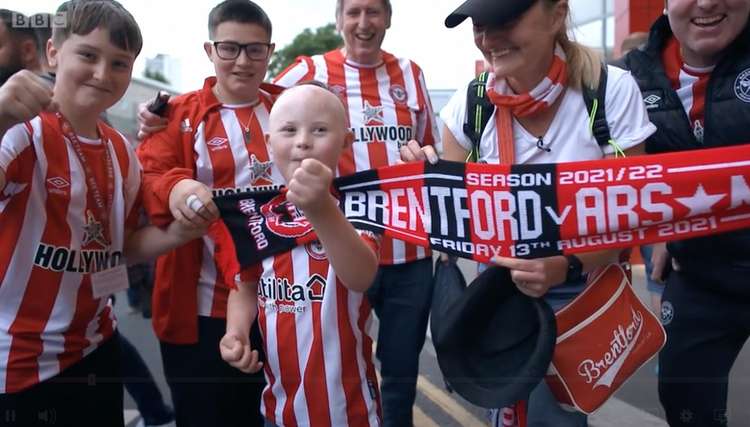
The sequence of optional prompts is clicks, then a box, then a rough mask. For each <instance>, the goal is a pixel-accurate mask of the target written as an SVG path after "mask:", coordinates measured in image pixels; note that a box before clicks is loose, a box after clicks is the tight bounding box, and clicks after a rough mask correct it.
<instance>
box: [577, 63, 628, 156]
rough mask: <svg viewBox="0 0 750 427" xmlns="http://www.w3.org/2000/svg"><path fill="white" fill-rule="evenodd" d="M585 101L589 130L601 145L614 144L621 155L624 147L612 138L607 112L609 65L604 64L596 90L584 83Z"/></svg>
mask: <svg viewBox="0 0 750 427" xmlns="http://www.w3.org/2000/svg"><path fill="white" fill-rule="evenodd" d="M582 92H583V101H584V103H585V104H586V109H587V110H588V112H589V130H590V131H591V134H592V135H593V136H594V138H595V139H596V142H597V143H598V144H599V146H600V147H606V146H607V145H612V146H613V147H614V148H615V154H617V155H621V154H622V149H620V147H619V146H618V145H617V143H616V142H615V141H614V140H613V139H612V134H611V133H610V132H609V123H607V112H606V109H605V107H604V106H605V100H606V96H607V65H606V64H602V70H601V73H600V75H599V86H598V87H597V88H596V90H594V89H592V88H590V87H588V86H586V85H583V90H582Z"/></svg>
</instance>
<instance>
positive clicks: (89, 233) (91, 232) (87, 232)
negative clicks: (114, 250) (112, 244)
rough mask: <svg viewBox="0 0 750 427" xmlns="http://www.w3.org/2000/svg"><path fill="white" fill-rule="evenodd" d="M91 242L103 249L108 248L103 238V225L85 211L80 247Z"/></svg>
mask: <svg viewBox="0 0 750 427" xmlns="http://www.w3.org/2000/svg"><path fill="white" fill-rule="evenodd" d="M91 242H96V243H98V244H99V245H100V246H101V247H103V248H106V247H107V246H109V242H107V239H106V238H105V237H104V225H102V223H101V222H99V221H97V220H96V217H94V214H93V213H92V212H91V211H90V210H86V223H85V224H83V239H82V241H81V246H87V245H88V244H89V243H91Z"/></svg>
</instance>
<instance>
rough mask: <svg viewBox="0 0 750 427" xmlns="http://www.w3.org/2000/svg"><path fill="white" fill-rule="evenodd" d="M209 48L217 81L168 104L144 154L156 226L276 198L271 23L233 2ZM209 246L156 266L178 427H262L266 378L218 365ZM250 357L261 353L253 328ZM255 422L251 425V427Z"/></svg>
mask: <svg viewBox="0 0 750 427" xmlns="http://www.w3.org/2000/svg"><path fill="white" fill-rule="evenodd" d="M208 31H209V38H210V41H208V42H206V43H205V44H204V46H203V47H204V49H205V51H206V55H208V59H209V60H210V61H211V62H212V63H213V65H214V70H215V72H216V76H215V77H209V78H207V79H206V81H205V84H204V86H203V88H202V89H200V90H197V91H194V92H190V93H187V94H184V95H182V96H179V97H176V98H174V99H172V100H171V101H170V102H169V104H168V106H167V110H166V113H165V119H166V128H165V129H163V130H161V131H159V132H156V133H153V134H152V135H150V136H148V137H147V138H146V139H145V140H144V142H143V144H142V145H141V146H140V148H139V150H138V155H139V158H140V159H141V162H142V164H143V169H144V187H145V191H144V204H145V206H146V209H147V211H148V213H149V216H150V218H151V221H152V222H153V223H154V224H157V225H165V224H168V223H170V222H172V221H179V222H181V223H185V224H189V225H192V226H199V227H200V226H205V225H207V224H209V223H210V222H212V221H214V220H215V219H216V218H218V210H217V208H216V206H215V205H214V203H213V202H212V200H211V199H212V196H213V195H220V194H226V193H233V192H238V191H247V190H251V189H254V190H257V189H264V188H275V187H276V186H277V184H279V183H281V182H282V181H281V175H280V174H279V172H278V171H277V170H276V168H275V167H274V166H273V164H272V162H271V160H270V158H269V153H268V151H267V149H266V143H265V138H264V134H265V133H267V132H268V130H267V124H268V114H269V111H270V108H271V104H272V103H273V101H274V99H275V97H276V96H277V95H278V94H279V93H280V89H279V88H278V87H276V86H272V85H267V84H263V83H262V81H263V78H264V77H265V75H266V70H267V68H268V62H269V58H270V56H271V53H272V52H273V48H274V45H273V43H271V21H270V20H269V18H268V16H267V15H266V14H265V12H264V11H263V10H262V9H261V8H260V7H259V6H258V5H256V4H255V3H253V2H251V1H249V0H227V1H224V2H222V3H220V4H218V5H217V6H216V7H214V8H213V10H212V11H211V13H210V14H209V16H208ZM215 249H216V245H215V242H214V241H213V239H211V238H210V237H209V236H204V237H203V238H202V239H197V240H194V241H192V242H190V243H188V244H186V245H184V246H182V247H180V248H178V249H176V250H174V251H172V252H170V253H168V254H166V255H164V256H162V257H160V258H159V259H158V260H157V263H156V270H155V280H154V297H153V325H154V329H155V331H156V335H157V337H158V338H159V341H160V345H161V353H162V360H163V363H164V373H165V376H166V378H167V382H168V383H169V386H170V389H171V392H172V397H173V400H174V404H175V412H176V416H177V426H178V427H185V426H208V425H216V426H222V427H224V426H229V427H232V426H239V425H243V426H248V425H251V426H255V425H258V426H260V425H262V423H263V421H262V418H261V416H260V412H259V408H260V394H261V392H262V389H263V386H264V380H263V376H262V374H260V373H257V374H252V375H251V374H245V373H242V372H240V371H238V370H235V369H232V368H231V367H230V366H228V365H227V364H226V363H224V362H223V361H222V359H221V356H220V353H219V351H218V350H219V341H220V339H221V337H222V336H223V335H224V332H225V330H226V310H227V298H228V294H229V288H228V287H227V285H226V284H225V283H224V281H223V277H224V276H223V274H222V272H221V271H220V269H219V268H218V267H217V264H216V261H215V259H214V251H215ZM251 342H252V345H253V347H255V348H260V344H261V341H260V337H259V334H258V331H257V328H256V329H255V330H254V331H251ZM248 420H250V421H248Z"/></svg>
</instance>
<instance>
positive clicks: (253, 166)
mask: <svg viewBox="0 0 750 427" xmlns="http://www.w3.org/2000/svg"><path fill="white" fill-rule="evenodd" d="M272 166H273V162H272V161H270V160H269V161H267V162H261V161H260V160H258V158H257V157H255V154H251V155H250V166H249V168H250V183H251V184H255V181H257V180H259V179H266V180H268V181H271V167H272Z"/></svg>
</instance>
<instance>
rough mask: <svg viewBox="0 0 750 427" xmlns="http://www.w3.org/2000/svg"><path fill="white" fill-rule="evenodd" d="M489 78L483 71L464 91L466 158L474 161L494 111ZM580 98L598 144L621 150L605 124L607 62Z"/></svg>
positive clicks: (616, 150) (617, 152) (584, 87)
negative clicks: (468, 149)
mask: <svg viewBox="0 0 750 427" xmlns="http://www.w3.org/2000/svg"><path fill="white" fill-rule="evenodd" d="M488 77H489V73H488V72H486V71H485V72H483V73H482V74H480V75H479V76H477V78H475V79H474V80H472V81H471V83H470V84H469V88H468V89H467V93H466V95H467V96H466V123H464V134H466V136H467V137H468V138H469V140H470V141H471V147H472V148H471V152H470V153H469V156H468V157H467V159H466V161H470V162H476V161H477V159H478V158H479V142H480V141H481V139H482V133H484V129H485V128H486V127H487V123H488V122H489V121H490V117H492V114H493V113H494V112H495V106H494V105H492V103H491V102H490V100H489V98H488V97H487V90H486V83H487V78H488ZM582 91H583V101H584V103H585V104H586V110H588V112H589V130H590V131H591V134H592V135H593V136H594V138H595V139H596V142H597V143H598V144H599V146H600V147H606V146H607V145H612V146H613V147H614V148H615V153H616V154H618V155H621V154H622V150H621V149H620V147H619V146H618V145H617V143H616V142H615V141H614V140H613V139H612V135H611V133H610V132H609V123H607V113H606V109H605V107H604V106H605V100H606V95H607V65H606V64H602V69H601V73H600V76H599V86H598V87H597V88H596V90H594V89H592V88H590V87H588V86H586V85H583V90H582Z"/></svg>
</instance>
